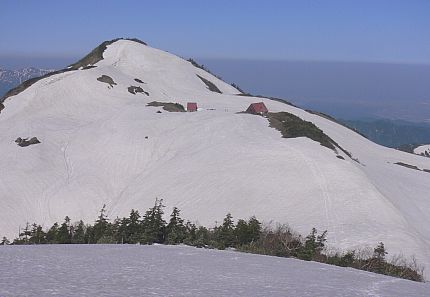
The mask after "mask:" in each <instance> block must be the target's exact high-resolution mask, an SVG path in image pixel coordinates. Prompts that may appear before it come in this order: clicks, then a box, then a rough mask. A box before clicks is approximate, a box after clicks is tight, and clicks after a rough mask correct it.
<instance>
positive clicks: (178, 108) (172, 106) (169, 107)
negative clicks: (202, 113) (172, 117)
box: [146, 101, 185, 112]
mask: <svg viewBox="0 0 430 297" xmlns="http://www.w3.org/2000/svg"><path fill="white" fill-rule="evenodd" d="M146 106H154V107H160V106H162V107H163V109H164V110H166V111H169V112H185V108H184V106H183V105H182V104H179V103H172V102H157V101H152V102H149V103H148V104H147V105H146Z"/></svg>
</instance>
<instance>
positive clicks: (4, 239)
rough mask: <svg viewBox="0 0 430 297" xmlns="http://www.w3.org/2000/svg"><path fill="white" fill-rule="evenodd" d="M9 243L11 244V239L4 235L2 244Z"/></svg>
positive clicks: (0, 243)
mask: <svg viewBox="0 0 430 297" xmlns="http://www.w3.org/2000/svg"><path fill="white" fill-rule="evenodd" d="M8 244H10V241H9V239H7V237H6V236H3V238H2V240H1V242H0V245H8Z"/></svg>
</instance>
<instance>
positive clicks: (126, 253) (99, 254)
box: [0, 245, 430, 297]
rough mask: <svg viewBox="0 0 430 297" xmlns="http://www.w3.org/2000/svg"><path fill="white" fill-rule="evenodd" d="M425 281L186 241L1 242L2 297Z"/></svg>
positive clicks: (312, 292) (223, 292)
mask: <svg viewBox="0 0 430 297" xmlns="http://www.w3.org/2000/svg"><path fill="white" fill-rule="evenodd" d="M429 292H430V286H429V283H417V282H412V281H407V280H403V279H397V278H392V277H388V276H384V275H377V274H373V273H369V272H364V271H359V270H355V269H350V268H341V267H335V266H330V265H325V264H320V263H315V262H305V261H300V260H295V259H287V258H278V257H270V256H262V255H252V254H246V253H239V252H234V251H217V250H205V249H197V248H193V247H186V246H160V245H155V246H137V245H46V246H4V247H0V296H2V297H14V296H26V297H33V296H35V297H39V296H101V297H113V296H130V297H132V296H150V295H151V296H213V297H216V296H246V297H258V296H274V297H276V296H312V297H316V296H320V297H323V296H326V297H337V296H342V297H343V296H349V297H353V296H357V297H358V296H360V297H363V296H378V297H385V296H386V297H404V296H408V297H418V296H419V297H424V296H428V293H429Z"/></svg>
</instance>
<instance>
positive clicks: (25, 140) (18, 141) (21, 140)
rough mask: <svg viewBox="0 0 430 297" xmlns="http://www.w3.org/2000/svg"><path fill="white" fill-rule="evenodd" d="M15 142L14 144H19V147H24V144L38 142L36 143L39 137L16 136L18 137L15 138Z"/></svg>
mask: <svg viewBox="0 0 430 297" xmlns="http://www.w3.org/2000/svg"><path fill="white" fill-rule="evenodd" d="M15 142H16V144H17V145H19V146H20V147H26V146H29V145H33V144H38V143H40V141H39V139H37V137H32V138H30V139H28V138H21V137H18V138H17V139H16V140H15Z"/></svg>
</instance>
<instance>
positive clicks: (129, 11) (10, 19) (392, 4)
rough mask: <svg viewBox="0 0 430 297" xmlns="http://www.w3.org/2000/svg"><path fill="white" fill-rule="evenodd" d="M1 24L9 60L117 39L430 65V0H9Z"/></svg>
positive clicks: (216, 52) (238, 54)
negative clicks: (132, 38) (131, 38)
mask: <svg viewBox="0 0 430 297" xmlns="http://www.w3.org/2000/svg"><path fill="white" fill-rule="evenodd" d="M0 22H1V23H0V26H1V29H0V67H1V62H2V61H5V59H16V58H21V59H33V58H51V59H52V58H70V57H73V59H75V58H80V57H81V56H83V55H84V54H86V53H87V52H89V51H90V50H91V49H92V48H94V47H95V46H96V45H98V44H99V43H100V42H102V41H103V40H107V39H113V38H115V37H137V38H140V39H142V40H144V41H146V42H148V43H149V44H150V45H152V46H154V47H158V48H161V49H164V50H167V51H170V52H173V53H176V54H179V55H181V56H185V57H198V58H228V59H251V60H254V59H255V60H262V59H263V60H314V61H315V60H316V61H365V62H394V63H418V64H430V1H429V0H357V1H352V0H324V1H323V0H297V1H287V0H281V1H274V0H273V1H270V0H265V1H263V0H261V1H252V0H244V1H239V0H237V1H234V0H216V1H204V0H187V1H185V0H184V1H179V0H171V1H168V0H151V1H145V0H139V1H138V0H136V1H133V0H121V1H113V0H104V1H97V0H93V1H89V0H73V1H59V0H43V1H20V0H1V1H0Z"/></svg>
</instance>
